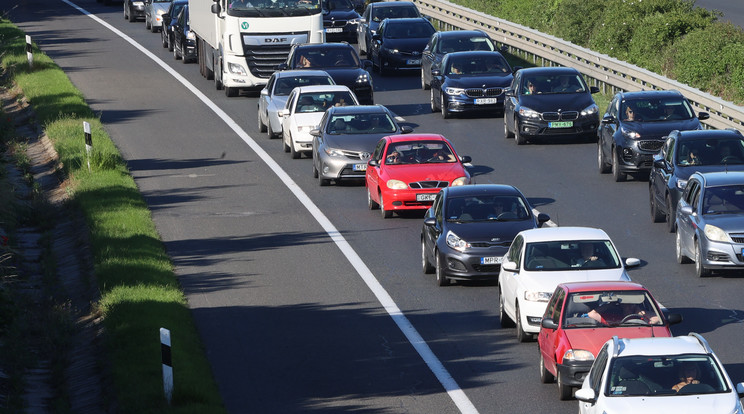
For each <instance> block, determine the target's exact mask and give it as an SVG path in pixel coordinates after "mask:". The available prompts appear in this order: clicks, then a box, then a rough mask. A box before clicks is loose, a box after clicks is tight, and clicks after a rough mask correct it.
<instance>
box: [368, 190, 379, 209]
mask: <svg viewBox="0 0 744 414" xmlns="http://www.w3.org/2000/svg"><path fill="white" fill-rule="evenodd" d="M367 208H368V209H370V210H377V209H378V208H380V205H379V204H377V202H376V201H375V200H373V199H372V193H371V192H370V191H369V188H367Z"/></svg>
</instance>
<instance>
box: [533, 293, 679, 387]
mask: <svg viewBox="0 0 744 414" xmlns="http://www.w3.org/2000/svg"><path fill="white" fill-rule="evenodd" d="M681 321H682V316H681V315H680V314H676V313H673V314H669V315H664V314H663V313H662V311H661V306H659V303H658V302H656V300H655V299H654V298H653V296H651V293H650V292H649V291H648V290H646V288H645V287H643V286H642V285H640V284H638V283H634V282H620V281H618V282H574V283H562V284H560V285H558V287H556V289H555V292H553V296H551V298H550V302H549V303H548V307H547V309H546V310H545V315H544V316H543V319H542V322H541V328H540V333H539V334H538V336H537V342H538V346H539V349H540V380H541V382H543V383H549V382H553V380H554V379H555V378H557V379H558V393H559V394H560V397H561V399H562V400H567V399H569V398H571V395H572V388H573V387H579V386H581V384H582V382H583V381H584V377H586V374H587V373H588V372H589V368H591V366H592V363H593V362H594V358H595V357H596V356H597V352H599V349H600V348H601V347H602V345H603V344H604V343H605V342H607V341H608V340H609V339H611V338H612V337H613V336H618V337H620V338H645V337H669V336H672V333H671V331H670V330H669V325H671V324H674V323H679V322H681Z"/></svg>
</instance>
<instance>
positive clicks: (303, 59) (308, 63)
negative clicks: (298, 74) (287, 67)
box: [297, 55, 313, 68]
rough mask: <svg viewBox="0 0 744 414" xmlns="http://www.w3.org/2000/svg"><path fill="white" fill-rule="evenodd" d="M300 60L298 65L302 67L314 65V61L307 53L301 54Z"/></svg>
mask: <svg viewBox="0 0 744 414" xmlns="http://www.w3.org/2000/svg"><path fill="white" fill-rule="evenodd" d="M298 62H299V63H298V64H297V66H298V67H301V68H311V67H313V63H312V61H311V60H310V58H309V57H307V56H305V55H302V56H300V59H299V60H298Z"/></svg>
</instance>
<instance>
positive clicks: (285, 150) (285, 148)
mask: <svg viewBox="0 0 744 414" xmlns="http://www.w3.org/2000/svg"><path fill="white" fill-rule="evenodd" d="M282 149H283V150H284V152H287V153H288V152H289V151H291V150H290V149H289V143H287V140H286V139H284V136H283V135H282ZM315 178H318V176H317V175H316V176H315Z"/></svg>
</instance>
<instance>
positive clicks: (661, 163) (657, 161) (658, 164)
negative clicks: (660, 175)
mask: <svg viewBox="0 0 744 414" xmlns="http://www.w3.org/2000/svg"><path fill="white" fill-rule="evenodd" d="M654 168H658V169H660V170H666V160H665V159H664V158H661V157H659V158H654Z"/></svg>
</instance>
